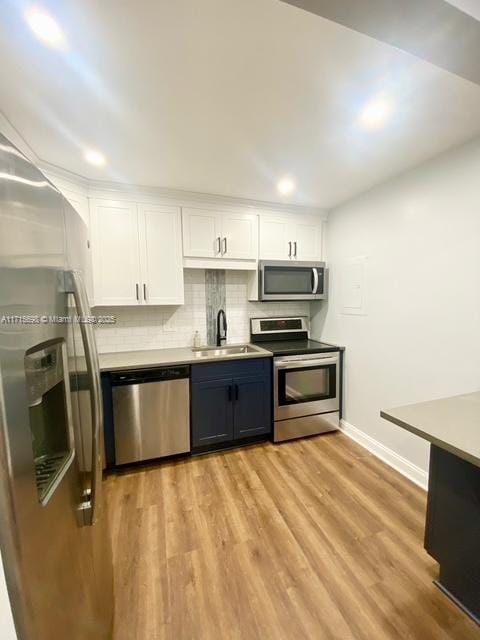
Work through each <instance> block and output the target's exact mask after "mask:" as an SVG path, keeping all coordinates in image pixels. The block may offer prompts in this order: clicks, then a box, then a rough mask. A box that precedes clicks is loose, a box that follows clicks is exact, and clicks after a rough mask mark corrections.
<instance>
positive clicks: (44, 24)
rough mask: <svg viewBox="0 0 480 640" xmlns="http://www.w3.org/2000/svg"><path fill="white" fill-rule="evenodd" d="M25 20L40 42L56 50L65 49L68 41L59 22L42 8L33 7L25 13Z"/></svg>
mask: <svg viewBox="0 0 480 640" xmlns="http://www.w3.org/2000/svg"><path fill="white" fill-rule="evenodd" d="M25 19H26V21H27V23H28V25H29V27H30V29H31V30H32V31H33V33H34V34H35V35H36V36H37V38H38V39H39V40H41V41H42V42H43V43H44V44H46V45H48V46H49V47H53V48H54V49H63V48H64V47H65V46H66V44H67V40H66V37H65V33H64V32H63V30H62V28H61V27H60V25H59V24H58V22H57V21H56V20H55V18H53V17H52V16H51V15H50V14H49V13H47V12H46V11H44V10H43V9H41V8H40V7H31V8H30V9H27V11H26V12H25Z"/></svg>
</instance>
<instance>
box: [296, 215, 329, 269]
mask: <svg viewBox="0 0 480 640" xmlns="http://www.w3.org/2000/svg"><path fill="white" fill-rule="evenodd" d="M292 228H293V237H294V245H293V246H294V252H293V253H294V258H296V259H297V260H304V261H313V262H315V261H317V260H322V221H321V220H313V221H312V220H308V219H307V220H300V221H299V222H295V223H293V225H292Z"/></svg>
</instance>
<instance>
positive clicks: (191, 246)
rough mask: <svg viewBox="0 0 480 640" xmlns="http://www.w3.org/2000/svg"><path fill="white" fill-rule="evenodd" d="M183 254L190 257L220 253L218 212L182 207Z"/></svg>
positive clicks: (214, 255) (202, 256)
mask: <svg viewBox="0 0 480 640" xmlns="http://www.w3.org/2000/svg"><path fill="white" fill-rule="evenodd" d="M182 220H183V254H184V255H185V256H188V257H190V258H215V257H216V256H218V255H221V233H220V229H219V225H220V222H219V219H218V214H217V213H215V212H214V211H208V210H207V209H182Z"/></svg>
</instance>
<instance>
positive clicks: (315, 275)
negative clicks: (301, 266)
mask: <svg viewBox="0 0 480 640" xmlns="http://www.w3.org/2000/svg"><path fill="white" fill-rule="evenodd" d="M312 276H313V288H312V293H313V294H315V293H317V291H318V269H317V267H312Z"/></svg>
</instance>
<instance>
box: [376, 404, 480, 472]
mask: <svg viewBox="0 0 480 640" xmlns="http://www.w3.org/2000/svg"><path fill="white" fill-rule="evenodd" d="M380 415H381V416H382V418H385V419H386V420H389V421H390V422H393V423H394V424H396V425H398V426H399V427H402V428H403V429H406V430H407V431H410V432H411V433H414V434H416V435H417V436H420V437H421V438H425V440H428V441H429V442H431V443H432V444H435V445H437V446H438V447H441V448H442V449H446V450H447V451H449V452H450V453H453V454H454V455H457V456H458V457H460V458H463V459H464V460H467V461H468V462H471V463H472V464H474V465H476V466H478V467H480V391H478V392H476V393H468V394H465V395H461V396H453V397H450V398H442V399H440V400H432V401H430V402H420V403H418V404H410V405H406V406H404V407H396V408H395V409H388V410H386V411H381V412H380Z"/></svg>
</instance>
